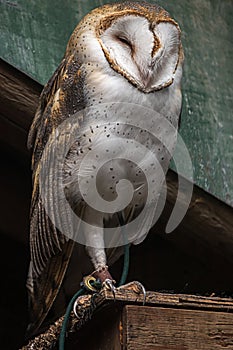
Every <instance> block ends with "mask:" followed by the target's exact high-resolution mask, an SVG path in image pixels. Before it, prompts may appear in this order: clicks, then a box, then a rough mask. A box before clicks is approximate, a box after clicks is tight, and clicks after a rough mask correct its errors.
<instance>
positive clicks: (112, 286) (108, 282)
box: [102, 278, 116, 300]
mask: <svg viewBox="0 0 233 350" xmlns="http://www.w3.org/2000/svg"><path fill="white" fill-rule="evenodd" d="M115 283H116V282H115V281H113V280H110V279H109V278H107V279H106V280H105V281H104V282H103V284H102V287H103V288H106V289H108V290H110V291H111V292H112V295H113V298H114V300H115V296H116V287H115Z"/></svg>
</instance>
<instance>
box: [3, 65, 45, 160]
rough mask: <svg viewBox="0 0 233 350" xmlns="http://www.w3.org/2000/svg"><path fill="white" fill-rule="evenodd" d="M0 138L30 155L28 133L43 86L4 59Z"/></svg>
mask: <svg viewBox="0 0 233 350" xmlns="http://www.w3.org/2000/svg"><path fill="white" fill-rule="evenodd" d="M0 86H1V89H0V130H1V133H0V141H1V142H3V143H5V144H7V145H9V146H10V147H12V148H14V150H17V152H19V153H20V154H22V156H25V155H28V151H27V146H26V143H27V133H28V130H29V127H30V125H31V122H32V118H33V115H34V113H35V110H36V107H37V104H38V99H39V95H40V92H41V90H42V85H41V84H39V83H37V82H36V81H34V80H33V79H31V78H30V77H29V76H27V75H26V74H24V73H23V72H20V71H19V70H18V69H16V68H14V67H13V66H11V65H9V64H8V63H6V62H5V61H3V60H2V59H0Z"/></svg>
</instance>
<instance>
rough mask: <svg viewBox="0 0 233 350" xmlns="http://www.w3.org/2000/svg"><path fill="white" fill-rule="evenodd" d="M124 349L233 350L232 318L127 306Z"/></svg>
mask: <svg viewBox="0 0 233 350" xmlns="http://www.w3.org/2000/svg"><path fill="white" fill-rule="evenodd" d="M123 349H127V350H142V349H144V350H197V349H198V350H225V349H228V350H232V349H233V314H232V313H223V312H213V311H208V312H203V311H200V310H186V309H182V310H181V309H171V308H161V307H158V308H157V307H148V306H142V307H139V306H135V305H126V306H125V308H124V310H123Z"/></svg>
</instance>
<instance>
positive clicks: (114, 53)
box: [68, 2, 183, 93]
mask: <svg viewBox="0 0 233 350" xmlns="http://www.w3.org/2000/svg"><path fill="white" fill-rule="evenodd" d="M87 37H89V39H90V40H89V43H91V47H89V48H88V49H87V48H85V50H86V52H87V51H88V52H89V53H90V52H92V56H93V57H92V58H93V59H94V60H95V59H96V60H97V55H98V56H101V59H102V60H103V59H104V61H105V63H106V60H107V62H108V64H109V65H110V67H111V68H112V69H113V70H114V71H115V72H117V73H118V74H120V75H122V76H123V77H124V78H126V79H127V80H128V81H129V82H130V83H131V84H133V85H134V86H136V87H137V88H138V89H139V90H141V91H143V92H146V93H148V92H152V91H155V90H160V89H163V88H164V87H167V86H169V85H171V84H172V82H173V80H174V76H175V72H176V69H177V66H178V63H179V62H182V59H183V54H182V46H181V41H180V29H179V26H178V24H177V23H176V22H175V21H174V20H173V19H171V18H170V16H169V14H168V13H167V12H166V11H165V10H163V9H162V8H160V7H159V6H157V5H150V4H146V3H143V4H141V5H140V4H139V3H130V2H127V3H120V4H115V5H113V6H109V5H105V6H103V7H101V8H98V9H95V10H93V11H92V12H91V13H90V14H89V15H87V16H86V17H85V18H84V19H83V20H82V22H81V23H80V24H79V26H78V27H77V29H76V30H75V32H74V34H73V35H72V37H71V40H70V43H69V45H68V52H69V54H70V52H71V51H72V47H74V46H75V47H76V50H77V49H78V46H79V44H78V43H77V41H80V39H81V38H85V42H86V43H87V42H88V40H86V39H87ZM82 41H83V42H84V40H82ZM75 42H76V44H74V43H75ZM81 48H82V49H83V43H82V42H81ZM100 50H101V54H100ZM85 57H86V54H85ZM90 58H91V57H90V55H89V56H88V59H89V60H90ZM98 59H99V57H98Z"/></svg>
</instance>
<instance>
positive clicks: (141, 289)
mask: <svg viewBox="0 0 233 350" xmlns="http://www.w3.org/2000/svg"><path fill="white" fill-rule="evenodd" d="M136 289H137V290H135V292H136V293H142V294H143V301H142V303H143V305H145V303H146V289H145V287H144V286H143V284H142V283H141V282H138V281H137V283H136Z"/></svg>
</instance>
